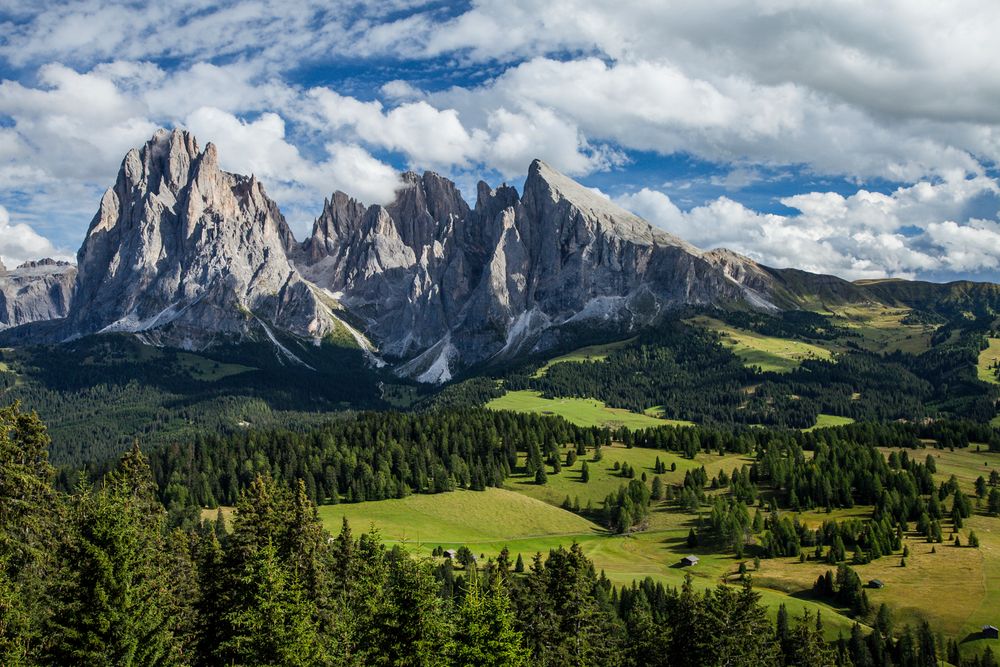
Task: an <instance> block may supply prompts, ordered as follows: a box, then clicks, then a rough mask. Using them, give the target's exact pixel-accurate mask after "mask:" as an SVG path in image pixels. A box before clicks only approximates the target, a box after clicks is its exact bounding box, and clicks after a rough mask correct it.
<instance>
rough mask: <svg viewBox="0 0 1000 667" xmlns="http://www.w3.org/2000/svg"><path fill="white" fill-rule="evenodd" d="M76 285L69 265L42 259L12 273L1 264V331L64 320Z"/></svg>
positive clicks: (73, 273)
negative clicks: (48, 321)
mask: <svg viewBox="0 0 1000 667" xmlns="http://www.w3.org/2000/svg"><path fill="white" fill-rule="evenodd" d="M75 281H76V267H74V266H73V265H72V264H70V263H68V262H60V261H56V260H53V259H43V260H40V261H37V262H26V263H24V264H22V265H20V266H19V267H17V268H16V269H14V270H13V271H8V270H7V269H6V268H5V267H4V266H3V264H2V263H0V329H8V328H11V327H17V326H21V325H22V324H30V323H32V322H41V321H46V320H57V319H61V318H64V317H66V315H67V313H68V312H69V308H70V301H71V299H72V294H73V285H74V282H75Z"/></svg>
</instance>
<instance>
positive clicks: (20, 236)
mask: <svg viewBox="0 0 1000 667" xmlns="http://www.w3.org/2000/svg"><path fill="white" fill-rule="evenodd" d="M68 255H69V253H68V252H66V251H64V250H59V249H58V248H56V247H55V246H54V245H53V244H52V242H51V241H49V240H48V239H47V238H45V237H44V236H42V235H40V234H38V232H36V231H35V230H34V229H32V228H31V227H30V226H28V225H26V224H24V223H12V222H11V221H10V214H9V213H8V212H7V209H6V208H4V207H3V206H0V260H2V261H3V263H4V265H6V266H7V268H8V269H13V268H14V267H16V266H17V265H19V264H21V263H22V262H24V261H26V260H29V259H38V258H40V257H52V258H56V259H69V257H68Z"/></svg>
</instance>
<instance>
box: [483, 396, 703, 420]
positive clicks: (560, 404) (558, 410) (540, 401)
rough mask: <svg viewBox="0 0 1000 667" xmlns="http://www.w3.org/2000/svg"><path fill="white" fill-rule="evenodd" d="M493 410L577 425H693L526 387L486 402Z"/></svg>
mask: <svg viewBox="0 0 1000 667" xmlns="http://www.w3.org/2000/svg"><path fill="white" fill-rule="evenodd" d="M486 407H487V408H490V409H491V410H512V411H514V412H533V413H536V414H540V415H558V416H560V417H563V418H565V419H566V420H567V421H570V422H572V423H574V424H576V425H577V426H627V427H628V428H633V429H635V428H649V427H652V426H691V425H692V423H691V422H686V421H680V420H674V419H660V418H659V417H654V416H651V415H648V414H638V413H635V412H629V411H628V410H622V409H620V408H609V407H608V406H607V405H605V404H604V403H603V402H602V401H598V400H596V399H593V398H544V397H543V396H542V395H541V392H537V391H531V390H527V389H523V390H519V391H508V392H507V393H506V394H504V395H503V396H501V397H500V398H495V399H493V400H492V401H490V402H489V403H487V404H486Z"/></svg>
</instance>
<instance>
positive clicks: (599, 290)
mask: <svg viewBox="0 0 1000 667" xmlns="http://www.w3.org/2000/svg"><path fill="white" fill-rule="evenodd" d="M926 285H927V284H925V283H905V282H902V281H885V282H880V283H874V284H865V285H863V284H856V283H850V282H847V281H845V280H842V279H840V278H836V277H833V276H822V275H815V274H810V273H806V272H803V271H797V270H794V269H774V268H769V267H765V266H762V265H760V264H758V263H756V262H754V261H752V260H751V259H749V258H746V257H743V256H741V255H739V254H737V253H734V252H731V251H728V250H713V251H709V252H703V251H701V250H699V249H697V248H695V247H694V246H692V245H690V244H689V243H687V242H685V241H684V240H682V239H679V238H677V237H675V236H673V235H671V234H668V233H666V232H665V231H662V230H660V229H658V228H656V227H653V226H652V225H650V224H649V223H647V222H646V221H644V220H642V219H641V218H639V217H637V216H636V215H634V214H632V213H629V212H628V211H625V210H624V209H622V208H620V207H618V206H616V205H615V204H613V203H612V202H611V201H610V200H609V199H607V198H606V197H604V196H603V195H601V194H599V193H597V192H595V191H593V190H590V189H588V188H586V187H584V186H582V185H580V184H579V183H577V182H575V181H573V180H572V179H570V178H568V177H566V176H565V175H563V174H561V173H559V172H558V171H556V170H555V169H553V168H552V167H550V166H549V165H547V164H545V163H544V162H541V161H539V160H535V161H534V162H532V164H531V165H530V167H529V169H528V176H527V179H526V181H525V183H524V186H523V188H522V190H521V192H520V193H518V191H517V190H516V189H515V188H514V187H511V186H509V185H501V186H499V187H496V188H492V187H490V186H489V185H487V184H486V183H484V182H480V183H479V184H478V188H477V197H476V202H475V205H474V206H470V205H469V204H468V203H467V202H466V201H465V200H464V199H463V197H462V195H461V193H460V192H459V190H458V188H457V187H456V185H455V184H454V183H453V182H451V181H450V180H448V179H446V178H444V177H442V176H439V175H437V174H434V173H431V172H427V173H424V174H423V175H418V174H415V173H412V172H407V173H405V174H403V176H402V186H401V187H400V188H399V190H398V191H397V193H396V197H395V199H394V200H393V201H392V202H391V203H389V204H387V205H365V204H363V203H362V202H360V201H358V200H356V199H354V198H352V197H351V196H350V195H349V194H346V193H343V192H339V191H338V192H335V193H333V195H332V196H331V197H330V198H329V199H328V200H326V201H325V202H324V206H323V210H322V212H321V213H320V215H319V216H318V217H317V218H316V220H315V222H314V224H313V229H312V233H311V234H310V236H309V237H308V238H307V239H305V240H304V241H303V242H301V243H300V242H299V241H297V240H296V239H295V237H294V235H293V234H292V232H291V230H290V228H289V226H288V224H287V222H286V221H285V218H284V217H283V216H282V214H281V211H280V209H279V207H278V205H277V204H276V203H275V202H274V201H273V200H272V199H270V198H269V197H268V195H267V193H266V191H265V188H264V185H263V184H262V183H261V182H260V181H259V180H258V179H257V178H255V177H254V176H249V177H248V176H242V175H238V174H232V173H228V172H225V171H223V170H222V169H221V168H220V167H219V158H218V152H217V149H216V147H215V146H214V145H213V144H211V143H209V144H207V145H206V146H205V147H204V148H201V147H200V146H199V144H198V142H197V140H196V139H195V138H194V137H193V136H192V135H191V134H190V133H188V132H186V131H183V130H173V131H167V130H160V131H158V132H157V133H156V134H155V135H154V136H153V137H152V138H151V139H150V140H149V141H148V142H147V143H146V144H145V145H144V146H143V147H142V148H141V149H132V150H130V151H129V152H128V154H127V155H126V156H125V158H124V160H123V162H122V165H121V168H120V170H119V173H118V177H117V180H116V182H115V184H114V186H113V187H111V188H109V189H108V190H107V191H106V192H105V194H104V196H103V198H102V199H101V203H100V207H99V210H98V212H97V214H96V215H95V216H94V218H93V220H92V221H91V223H90V227H89V230H88V232H87V234H86V238H85V240H84V242H83V245H82V247H81V248H80V250H79V253H78V255H77V266H76V267H73V266H71V265H69V264H65V263H57V262H52V261H51V260H48V261H42V262H36V263H29V264H26V265H23V266H21V267H18V268H17V269H15V270H14V271H7V270H6V269H3V268H2V266H0V328H9V330H8V331H7V332H6V333H5V334H4V338H5V339H6V340H7V341H8V342H11V341H13V342H21V343H25V342H29V343H30V342H57V341H65V340H73V339H76V338H80V337H82V336H89V335H92V334H103V333H113V332H121V333H129V334H133V335H135V336H136V337H138V338H139V339H140V340H141V341H143V342H144V343H148V344H152V345H157V346H167V347H177V348H182V349H189V350H203V349H206V348H209V347H212V346H214V345H219V344H224V343H228V342H240V341H246V340H254V341H270V342H272V343H273V345H274V347H275V350H276V351H277V352H278V354H279V355H281V356H284V357H285V358H286V360H287V361H288V362H289V363H302V364H304V363H305V362H302V361H301V360H299V359H298V358H297V357H296V355H295V354H294V352H293V351H291V350H289V348H288V347H287V346H286V345H284V344H283V343H282V342H281V341H282V340H283V339H284V337H289V336H290V337H294V338H295V339H298V340H306V341H313V342H317V343H318V342H320V341H322V340H323V339H326V338H335V339H338V340H342V341H345V342H346V343H347V344H349V345H353V346H356V347H358V348H360V349H361V350H362V351H363V352H364V353H365V354H366V355H367V356H368V358H369V360H370V362H371V363H372V364H375V365H383V364H386V363H388V364H390V365H391V366H392V367H393V368H394V370H395V372H396V373H397V374H398V375H400V376H405V377H411V378H415V379H418V380H420V381H422V382H434V383H440V382H445V381H448V380H450V379H451V378H452V377H453V376H455V375H456V374H458V373H459V372H461V371H462V370H463V369H466V368H469V367H472V366H475V365H477V364H483V363H489V362H491V361H496V360H504V359H510V358H513V357H517V356H518V355H523V354H526V353H532V352H540V351H544V350H546V349H550V348H553V347H556V346H558V345H560V344H562V343H564V342H565V339H566V338H567V337H572V336H573V335H576V332H578V331H579V330H581V328H582V329H584V330H589V331H593V330H601V329H607V330H609V331H612V330H613V331H622V330H628V331H634V330H638V329H641V328H643V327H647V326H650V325H653V324H655V323H656V322H657V321H659V320H660V319H662V318H664V317H667V316H669V314H670V313H671V312H673V311H675V310H676V309H678V308H679V307H682V306H715V307H720V308H727V309H746V310H756V311H762V312H777V311H781V310H795V309H800V308H806V307H815V306H816V305H817V304H823V303H829V302H836V303H844V302H864V301H876V302H882V303H894V302H899V301H900V300H901V299H902V300H905V299H906V298H907V294H909V295H910V298H911V299H915V298H927V297H926V292H927V290H926ZM965 285H974V284H972V283H968V284H965ZM916 286H924V287H916ZM935 294H937V292H935ZM934 298H937V297H934Z"/></svg>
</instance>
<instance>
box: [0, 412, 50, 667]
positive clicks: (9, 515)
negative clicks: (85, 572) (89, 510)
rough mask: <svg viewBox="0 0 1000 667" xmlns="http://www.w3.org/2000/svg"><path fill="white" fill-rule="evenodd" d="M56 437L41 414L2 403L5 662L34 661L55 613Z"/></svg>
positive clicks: (0, 600) (0, 645) (0, 543)
mask: <svg viewBox="0 0 1000 667" xmlns="http://www.w3.org/2000/svg"><path fill="white" fill-rule="evenodd" d="M49 444H50V440H49V437H48V434H47V432H46V430H45V425H44V424H42V422H41V420H40V419H38V417H37V415H34V414H26V413H24V412H22V411H21V410H20V407H19V406H18V405H17V404H14V405H10V406H7V407H4V408H0V664H3V665H12V666H16V665H22V664H27V663H28V662H33V661H35V660H36V659H37V656H35V655H33V653H34V651H35V648H36V647H37V646H38V645H39V643H40V641H41V640H42V639H43V625H44V623H45V620H46V618H47V616H48V614H49V613H50V611H51V610H50V609H49V606H48V605H47V604H45V596H44V589H45V586H46V584H47V582H48V581H49V579H50V577H51V576H52V573H53V570H54V569H55V567H56V566H57V562H56V560H55V556H56V554H55V552H54V550H53V549H52V545H53V544H54V543H55V542H56V539H57V533H58V530H59V526H60V525H62V524H63V521H62V520H61V519H60V516H59V515H60V513H61V511H62V502H61V500H60V498H59V497H58V496H57V495H56V493H55V491H54V490H53V488H52V481H53V478H54V476H55V475H54V470H53V469H52V467H51V466H50V465H49V459H48V449H49Z"/></svg>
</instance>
